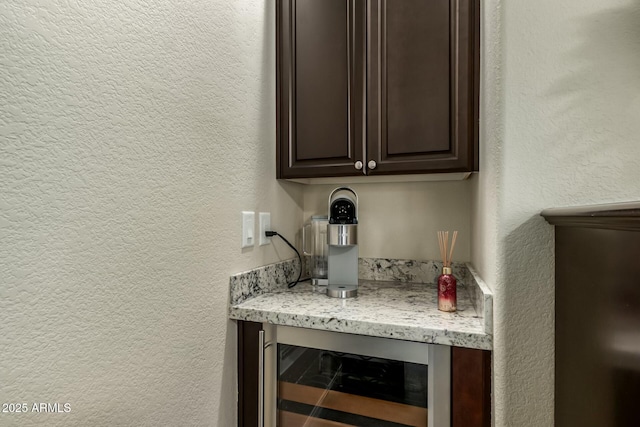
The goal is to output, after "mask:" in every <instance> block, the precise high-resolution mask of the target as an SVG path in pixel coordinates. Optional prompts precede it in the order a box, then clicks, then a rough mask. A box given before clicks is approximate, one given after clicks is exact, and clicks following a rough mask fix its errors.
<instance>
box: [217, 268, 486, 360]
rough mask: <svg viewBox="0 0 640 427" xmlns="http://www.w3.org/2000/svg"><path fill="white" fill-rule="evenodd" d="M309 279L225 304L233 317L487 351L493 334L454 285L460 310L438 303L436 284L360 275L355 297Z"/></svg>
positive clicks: (465, 296) (466, 293)
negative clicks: (331, 292) (333, 293)
mask: <svg viewBox="0 0 640 427" xmlns="http://www.w3.org/2000/svg"><path fill="white" fill-rule="evenodd" d="M323 292H324V288H321V287H314V286H312V285H310V284H309V283H308V282H303V283H300V284H298V285H297V286H296V287H295V288H293V289H287V290H283V289H275V290H271V291H269V292H266V293H263V294H261V295H257V296H253V297H251V298H249V299H246V300H244V301H242V302H238V303H237V304H233V305H231V306H230V308H229V317H230V318H231V319H236V320H246V321H252V322H268V323H272V324H277V325H286V326H295V327H301V328H311V329H321V330H325V331H333V332H344V333H351V334H359V335H369V336H377V337H385V338H395V339H400V340H407V341H418V342H424V343H430V344H444V345H451V346H458V347H467V348H476V349H483V350H490V349H491V348H492V336H491V334H488V333H486V332H485V321H484V319H483V316H482V315H479V314H478V313H477V312H476V309H475V308H474V305H473V304H472V301H471V298H470V296H469V294H468V291H467V289H466V288H465V287H461V286H459V288H458V301H457V308H458V311H457V312H455V313H443V312H441V311H439V310H438V308H437V289H436V286H435V285H434V284H423V283H406V282H404V283H403V282H399V281H372V280H361V281H360V285H359V289H358V296H357V297H356V298H349V299H338V298H330V297H327V296H326V295H325V294H324V293H323Z"/></svg>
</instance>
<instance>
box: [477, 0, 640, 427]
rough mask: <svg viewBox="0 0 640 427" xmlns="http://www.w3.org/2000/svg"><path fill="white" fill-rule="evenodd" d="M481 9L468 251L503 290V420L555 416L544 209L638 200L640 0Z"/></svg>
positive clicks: (498, 362)
mask: <svg viewBox="0 0 640 427" xmlns="http://www.w3.org/2000/svg"><path fill="white" fill-rule="evenodd" d="M484 7H485V10H484V18H485V22H484V27H483V28H484V38H485V46H484V53H485V58H484V66H483V79H482V80H483V84H484V89H483V94H484V96H485V98H484V99H483V106H484V110H483V113H482V120H483V126H484V131H483V141H482V142H481V144H482V146H483V156H482V158H481V160H483V161H482V163H481V165H482V166H481V170H482V171H481V173H480V174H479V176H478V179H477V181H475V182H474V185H475V187H474V203H475V206H476V207H477V208H478V210H477V214H476V215H475V216H474V219H473V226H474V238H476V237H477V238H478V239H477V240H475V241H474V244H473V250H472V259H473V262H474V263H476V264H477V267H478V268H479V270H480V271H481V274H482V275H483V276H484V277H485V278H487V279H488V282H489V283H490V284H491V285H492V286H493V289H494V292H495V299H494V301H495V302H494V315H495V319H494V325H495V326H494V331H495V340H494V349H495V351H494V370H495V376H494V381H495V382H494V392H495V395H494V399H495V424H496V425H498V426H535V427H539V426H551V425H553V352H554V344H553V339H554V335H553V327H554V319H553V306H554V298H553V292H554V270H553V266H554V258H553V228H552V227H551V226H549V225H548V224H546V223H545V222H544V220H543V219H542V218H541V217H539V213H540V211H541V210H542V209H544V208H548V207H554V206H572V205H582V204H593V203H607V202H615V201H631V200H640V184H639V183H640V138H639V136H638V135H640V121H639V120H638V118H639V117H640V73H638V70H640V2H639V1H638V0H613V1H609V2H602V1H599V0H588V1H584V0H571V1H565V2H557V1H551V0H544V1H538V2H525V1H520V2H509V3H508V4H505V3H502V2H499V1H495V0H494V1H487V2H485V4H484ZM494 60H495V62H493V61H494ZM489 217H494V218H495V219H494V220H488V218H489ZM494 229H495V230H496V232H495V233H494V231H493V230H494ZM492 236H496V237H495V238H496V239H497V240H494V238H493V237H492Z"/></svg>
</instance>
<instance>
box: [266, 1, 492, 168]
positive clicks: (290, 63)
mask: <svg viewBox="0 0 640 427" xmlns="http://www.w3.org/2000/svg"><path fill="white" fill-rule="evenodd" d="M479 15H480V14H479V0H428V1H426V0H402V1H399V0H388V1H387V0H278V2H277V104H278V105H277V111H278V113H277V129H278V136H277V144H278V147H277V156H276V157H277V177H278V178H315V177H334V176H359V175H363V174H364V175H385V174H387V175H389V174H415V173H442V172H471V171H474V170H478V158H477V153H478V150H477V148H478V70H479V57H478V52H479Z"/></svg>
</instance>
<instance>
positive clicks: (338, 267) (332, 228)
mask: <svg viewBox="0 0 640 427" xmlns="http://www.w3.org/2000/svg"><path fill="white" fill-rule="evenodd" d="M327 245H328V252H329V256H328V279H329V284H328V286H327V295H328V296H330V297H335V298H352V297H355V296H357V294H358V196H357V194H356V193H355V191H353V190H352V189H351V188H349V187H339V188H336V189H335V190H333V191H332V192H331V194H330V195H329V224H328V225H327Z"/></svg>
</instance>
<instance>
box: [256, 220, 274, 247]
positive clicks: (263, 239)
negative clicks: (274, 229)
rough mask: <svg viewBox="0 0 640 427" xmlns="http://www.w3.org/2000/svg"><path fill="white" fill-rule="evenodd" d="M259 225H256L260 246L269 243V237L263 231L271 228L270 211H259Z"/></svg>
mask: <svg viewBox="0 0 640 427" xmlns="http://www.w3.org/2000/svg"><path fill="white" fill-rule="evenodd" d="M259 223H260V226H259V227H258V229H259V231H258V236H259V238H258V241H259V242H260V246H264V245H269V244H271V237H267V236H266V235H265V234H264V233H265V231H269V230H271V213H270V212H260V216H259Z"/></svg>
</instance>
